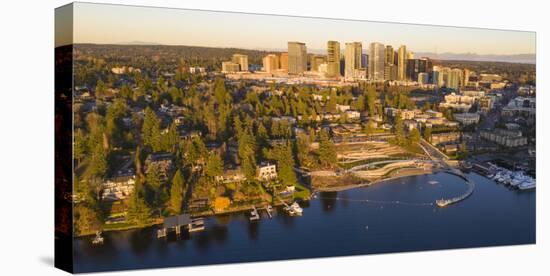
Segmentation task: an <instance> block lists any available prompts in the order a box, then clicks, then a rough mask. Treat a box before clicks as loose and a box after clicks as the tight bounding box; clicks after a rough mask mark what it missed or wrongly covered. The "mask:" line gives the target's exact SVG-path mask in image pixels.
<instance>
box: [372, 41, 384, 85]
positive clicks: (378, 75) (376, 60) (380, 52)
mask: <svg viewBox="0 0 550 276" xmlns="http://www.w3.org/2000/svg"><path fill="white" fill-rule="evenodd" d="M384 53H385V48H384V44H382V43H378V42H373V43H371V44H370V47H369V68H368V73H369V79H371V80H384V63H385V58H386V56H385V54H384Z"/></svg>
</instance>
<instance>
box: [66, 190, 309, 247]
mask: <svg viewBox="0 0 550 276" xmlns="http://www.w3.org/2000/svg"><path fill="white" fill-rule="evenodd" d="M312 194H313V193H312ZM312 194H311V195H312ZM311 195H310V196H309V198H306V199H300V200H299V201H302V202H304V201H310V200H311V197H312V196H311ZM292 201H298V200H296V199H292ZM283 202H284V203H287V204H288V202H286V201H282V200H278V202H277V203H273V202H272V203H267V202H262V203H256V204H250V205H245V206H238V207H234V208H230V209H228V210H223V211H219V212H216V211H213V210H209V211H200V212H196V213H190V216H191V217H195V218H196V217H214V216H218V215H230V214H236V213H241V212H245V211H248V210H252V206H254V207H256V208H264V207H265V206H267V205H271V206H273V207H280V206H283V205H284V203H283ZM163 220H164V218H155V219H152V222H150V223H147V224H142V225H126V226H120V227H118V228H111V229H109V228H108V229H102V230H101V232H103V233H107V232H119V231H128V230H136V229H144V228H148V227H152V226H155V225H161V224H162V223H163ZM121 224H122V223H121ZM95 233H96V231H87V232H84V233H81V234H78V235H77V234H74V237H75V238H85V237H88V236H93V235H95Z"/></svg>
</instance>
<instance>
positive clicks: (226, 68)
mask: <svg viewBox="0 0 550 276" xmlns="http://www.w3.org/2000/svg"><path fill="white" fill-rule="evenodd" d="M240 67H241V66H240V65H239V64H238V63H235V62H232V61H224V62H222V73H234V72H238V71H239V70H240Z"/></svg>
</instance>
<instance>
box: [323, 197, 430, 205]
mask: <svg viewBox="0 0 550 276" xmlns="http://www.w3.org/2000/svg"><path fill="white" fill-rule="evenodd" d="M319 198H320V199H333V200H344V201H350V202H367V203H376V204H395V205H407V206H433V205H434V203H433V202H404V201H400V200H393V201H385V200H374V199H353V198H343V197H319Z"/></svg>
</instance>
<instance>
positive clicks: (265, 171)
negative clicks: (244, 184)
mask: <svg viewBox="0 0 550 276" xmlns="http://www.w3.org/2000/svg"><path fill="white" fill-rule="evenodd" d="M256 177H257V178H258V180H261V181H269V180H272V179H275V178H277V167H276V166H275V164H270V163H262V164H260V165H259V166H258V168H257V173H256Z"/></svg>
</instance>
